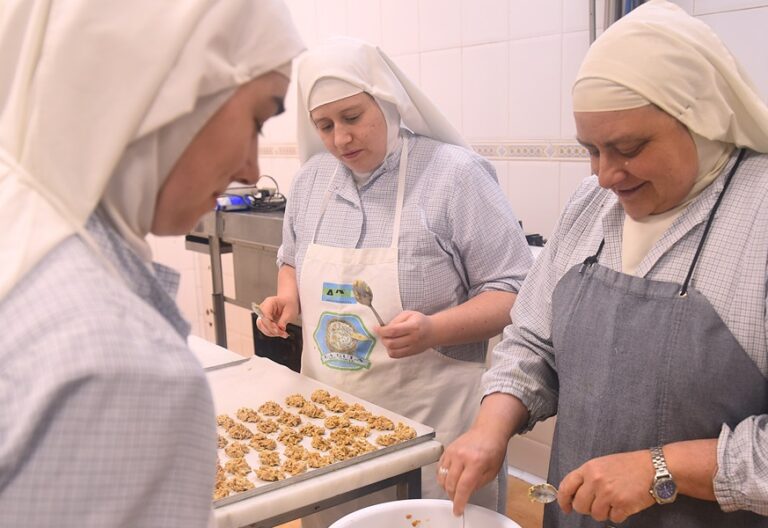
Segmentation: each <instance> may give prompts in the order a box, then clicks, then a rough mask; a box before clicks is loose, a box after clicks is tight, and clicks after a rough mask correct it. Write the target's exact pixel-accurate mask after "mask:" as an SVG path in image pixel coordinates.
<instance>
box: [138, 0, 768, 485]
mask: <svg viewBox="0 0 768 528" xmlns="http://www.w3.org/2000/svg"><path fill="white" fill-rule="evenodd" d="M674 1H675V2H676V3H677V4H678V5H680V6H682V7H683V8H684V9H685V10H686V11H687V12H689V13H693V14H695V15H697V16H699V17H700V18H701V19H702V20H703V21H705V22H706V23H708V24H710V25H711V26H712V27H713V29H714V30H715V31H716V32H717V33H718V34H720V35H721V37H722V38H723V40H724V41H725V43H726V44H727V45H728V47H729V48H730V49H731V50H732V51H733V52H734V54H735V55H736V56H737V58H738V59H739V61H740V62H741V63H742V64H743V65H744V67H745V68H746V70H747V71H748V73H749V74H750V75H751V77H752V79H753V81H754V82H755V83H756V85H757V88H758V91H759V93H760V94H761V96H762V97H763V99H768V68H766V67H765V66H766V64H768V46H766V45H764V44H765V38H764V32H765V30H764V28H766V27H768V0H674ZM286 3H287V4H288V6H289V8H290V10H291V13H292V15H293V18H294V21H295V22H296V25H297V27H298V28H299V31H300V32H301V34H302V35H303V37H304V39H305V42H306V44H307V45H308V46H310V47H311V46H313V45H315V44H316V43H317V42H318V40H319V39H321V38H324V37H327V36H330V35H334V34H346V35H351V36H356V37H358V38H363V39H364V40H368V41H369V42H371V43H373V44H380V45H381V47H382V48H383V49H384V50H385V51H386V52H387V53H388V54H389V55H390V56H391V57H393V59H394V60H395V62H396V63H397V64H398V65H399V66H400V67H401V68H402V69H403V70H404V71H405V72H406V74H407V75H409V76H410V77H411V79H412V80H413V81H414V82H415V83H416V84H419V85H420V86H422V87H423V89H424V90H425V91H426V92H427V93H428V94H429V96H430V97H431V98H432V99H433V100H434V101H435V102H436V103H437V104H438V105H439V106H440V107H441V108H442V109H443V111H444V112H445V114H446V115H447V116H448V118H449V119H450V120H451V122H453V123H454V125H456V126H457V127H458V128H459V129H460V130H461V131H462V132H463V133H464V135H465V136H466V137H467V139H468V140H469V141H470V142H471V143H474V144H476V145H477V147H478V149H480V150H481V151H482V152H483V153H485V155H488V156H489V157H491V158H495V159H494V161H493V163H494V165H495V166H496V168H497V172H498V175H499V181H500V185H501V186H502V189H504V191H505V192H506V193H507V196H508V197H509V199H510V201H511V202H512V205H513V208H514V209H515V211H516V213H517V214H518V215H519V216H520V218H521V219H522V220H523V221H524V223H525V228H526V231H529V232H533V231H537V232H540V233H542V234H544V235H545V236H549V235H550V233H551V230H552V228H553V226H554V224H555V222H556V220H557V217H558V214H559V212H560V211H561V210H562V208H563V206H564V205H565V204H566V203H567V200H568V199H569V197H570V195H571V194H572V192H573V191H574V190H575V188H576V187H577V186H578V185H579V183H580V182H581V180H582V179H583V178H584V177H586V176H588V175H589V174H590V170H589V164H588V162H587V161H586V160H584V159H579V156H580V153H579V149H577V148H575V147H574V146H573V138H574V136H575V127H574V126H573V118H572V112H571V103H570V89H571V84H572V82H573V79H574V77H575V75H576V72H577V70H578V66H579V64H580V62H581V60H582V58H583V57H584V54H585V53H586V50H587V47H588V31H587V30H588V20H589V19H588V4H589V2H588V0H536V1H532V0H286ZM604 5H605V0H598V1H597V13H598V16H597V26H598V34H599V33H600V31H601V30H602V26H603V19H602V13H603V9H604ZM294 90H295V85H294V86H292V87H291V92H290V93H289V95H288V97H287V100H286V106H287V108H288V111H287V112H286V114H285V115H283V116H281V117H278V118H275V119H273V120H271V121H270V122H269V123H268V124H267V126H266V127H265V130H264V137H263V138H261V139H260V143H261V145H263V146H264V147H265V148H266V149H269V148H270V147H282V146H285V147H286V148H287V150H286V149H280V148H274V149H273V150H270V151H269V152H270V154H269V155H268V156H265V157H262V159H261V162H260V165H261V169H262V172H264V173H266V174H270V175H272V176H274V177H275V178H276V179H277V180H278V181H279V184H280V189H281V190H282V191H283V192H284V193H286V194H289V187H290V183H291V181H292V179H293V176H294V174H295V172H296V170H297V169H298V167H299V163H298V160H297V158H296V156H295V119H296V114H295V108H296V103H295V92H294ZM542 142H545V143H546V142H549V144H542ZM286 152H288V154H286ZM531 153H533V154H531ZM264 185H271V184H267V183H265V184H264ZM153 247H155V248H156V249H155V250H156V253H157V255H158V256H159V257H160V258H161V260H163V261H165V262H168V263H170V264H171V265H174V266H175V267H177V268H179V269H181V271H182V275H183V279H182V290H184V291H183V292H181V293H180V297H179V300H180V302H181V303H182V306H183V310H184V313H185V314H187V316H188V317H189V318H190V320H192V322H193V331H194V332H195V333H196V334H198V335H202V336H203V337H207V338H208V339H210V340H213V328H212V325H211V323H212V316H211V314H210V313H206V309H208V310H210V269H209V267H208V261H207V256H205V255H198V254H195V256H194V257H192V258H191V259H189V258H185V257H184V255H188V254H187V253H186V252H185V251H184V250H183V249H182V247H183V246H181V245H179V244H178V243H174V242H173V241H172V240H171V241H162V242H155V241H153ZM230 266H231V264H230ZM190 276H192V278H191V279H190ZM227 288H228V294H229V295H232V294H233V290H232V274H231V267H230V271H229V272H228V275H227ZM190 292H191V293H190ZM227 310H228V315H229V312H231V314H232V315H231V317H230V318H229V325H228V326H229V328H228V334H229V340H230V347H231V348H233V349H235V350H237V351H239V352H241V353H248V354H250V353H251V351H252V343H251V336H250V332H251V329H250V319H249V317H248V314H247V310H241V309H239V308H236V307H228V308H227ZM520 441H521V442H522V445H523V446H524V447H522V448H521V449H516V450H513V451H514V452H515V453H518V454H520V456H519V457H517V458H515V457H513V458H512V462H513V463H515V464H521V468H522V469H524V470H526V471H529V472H530V473H533V474H537V475H544V474H545V472H546V457H547V456H548V445H547V442H548V440H547V438H546V435H544V436H540V435H538V433H536V432H534V433H532V434H530V435H527V436H526V437H523V438H521V440H520ZM534 454H535V455H536V456H534V457H533V458H532V455H534ZM526 460H528V461H529V462H530V461H531V460H534V466H535V467H533V468H531V467H527V466H526V465H525V464H526V463H527V462H526ZM542 461H543V462H542ZM537 464H538V465H537Z"/></svg>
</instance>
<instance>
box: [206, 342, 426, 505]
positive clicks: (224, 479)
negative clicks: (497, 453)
mask: <svg viewBox="0 0 768 528" xmlns="http://www.w3.org/2000/svg"><path fill="white" fill-rule="evenodd" d="M208 380H209V382H210V384H211V389H212V392H213V398H214V404H215V407H216V412H217V418H216V421H217V431H218V435H219V436H218V442H219V450H218V455H219V456H218V458H219V460H218V467H217V472H216V485H215V488H214V490H213V500H214V507H219V506H224V505H226V504H231V503H233V502H237V501H240V500H243V499H246V498H249V497H253V496H255V495H259V494H262V493H266V492H269V491H272V490H275V489H278V488H281V487H284V486H289V485H291V484H294V483H297V482H300V481H303V480H306V479H309V478H313V477H316V476H319V475H322V474H325V473H328V472H330V471H334V470H336V469H341V468H343V467H347V466H351V465H354V464H358V463H360V462H363V461H366V460H370V459H372V458H374V457H378V456H381V455H384V454H387V453H391V452H393V451H397V450H399V449H402V448H405V447H408V446H411V445H414V444H417V443H420V442H424V441H427V440H430V439H432V438H434V436H435V433H434V430H433V429H432V428H431V427H428V426H425V425H423V424H419V423H417V422H415V421H413V420H410V419H408V418H406V417H404V416H401V415H398V414H396V413H393V412H391V411H388V410H386V409H384V408H382V407H379V406H377V405H374V404H372V403H369V402H366V401H364V400H362V399H360V398H357V397H355V396H353V395H351V394H348V393H345V392H343V391H339V390H336V389H334V388H331V387H328V386H327V385H325V384H323V383H320V382H317V381H315V380H313V379H311V378H308V377H306V376H302V375H301V374H297V373H295V372H293V371H291V370H289V369H287V368H285V367H283V366H282V365H278V364H277V363H273V362H271V361H269V360H266V359H264V358H259V357H253V358H251V359H250V360H248V361H247V362H245V363H241V364H238V365H233V366H229V367H226V368H223V369H219V370H216V371H211V372H209V373H208Z"/></svg>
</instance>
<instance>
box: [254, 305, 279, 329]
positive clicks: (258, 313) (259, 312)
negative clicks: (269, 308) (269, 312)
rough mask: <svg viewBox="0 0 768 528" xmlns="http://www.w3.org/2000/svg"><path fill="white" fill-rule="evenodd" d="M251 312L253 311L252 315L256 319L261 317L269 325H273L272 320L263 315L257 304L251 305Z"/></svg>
mask: <svg viewBox="0 0 768 528" xmlns="http://www.w3.org/2000/svg"><path fill="white" fill-rule="evenodd" d="M251 311H253V313H255V314H256V315H257V316H258V317H261V318H262V319H266V320H267V321H269V322H270V323H275V321H273V320H272V319H270V318H269V317H267V316H266V315H264V311H263V310H262V309H261V306H259V304H258V303H255V302H252V303H251ZM275 324H277V323H275Z"/></svg>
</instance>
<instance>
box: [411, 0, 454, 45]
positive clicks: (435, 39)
mask: <svg viewBox="0 0 768 528" xmlns="http://www.w3.org/2000/svg"><path fill="white" fill-rule="evenodd" d="M418 10H419V50H420V51H431V50H438V49H446V48H456V47H459V46H461V0H418Z"/></svg>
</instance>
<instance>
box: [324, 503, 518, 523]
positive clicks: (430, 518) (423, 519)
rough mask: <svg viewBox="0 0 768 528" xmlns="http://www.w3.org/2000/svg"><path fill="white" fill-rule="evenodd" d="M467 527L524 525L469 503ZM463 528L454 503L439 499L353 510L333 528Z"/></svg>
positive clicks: (386, 504)
mask: <svg viewBox="0 0 768 528" xmlns="http://www.w3.org/2000/svg"><path fill="white" fill-rule="evenodd" d="M464 517H465V519H464V525H463V528H520V525H519V524H517V523H516V522H514V521H513V520H511V519H509V518H508V517H505V516H503V515H501V514H500V513H496V512H495V511H492V510H489V509H487V508H482V507H480V506H476V505H474V504H468V505H467V507H466V509H465V510H464ZM361 527H364V528H462V520H461V517H454V516H453V503H452V502H451V501H449V500H439V499H412V500H401V501H393V502H384V503H382V504H375V505H373V506H368V507H367V508H363V509H362V510H358V511H356V512H353V513H350V514H349V515H346V516H344V517H342V518H341V519H339V520H338V521H336V522H335V523H333V524H332V525H331V527H330V528H361Z"/></svg>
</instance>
